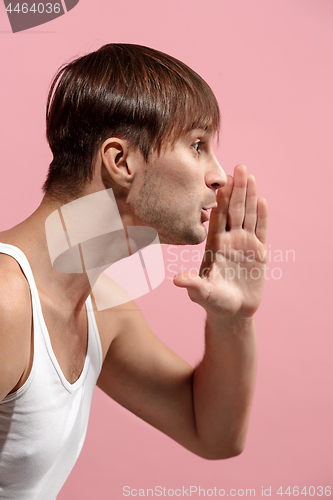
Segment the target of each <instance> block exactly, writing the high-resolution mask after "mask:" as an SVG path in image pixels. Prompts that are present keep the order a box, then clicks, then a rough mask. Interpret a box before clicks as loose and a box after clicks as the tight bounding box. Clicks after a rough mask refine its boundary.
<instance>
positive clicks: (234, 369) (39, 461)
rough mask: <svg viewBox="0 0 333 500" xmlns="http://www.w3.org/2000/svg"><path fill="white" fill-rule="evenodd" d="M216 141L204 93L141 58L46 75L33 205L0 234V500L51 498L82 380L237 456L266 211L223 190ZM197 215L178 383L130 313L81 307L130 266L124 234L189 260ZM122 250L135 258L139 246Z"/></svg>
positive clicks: (158, 346)
mask: <svg viewBox="0 0 333 500" xmlns="http://www.w3.org/2000/svg"><path fill="white" fill-rule="evenodd" d="M218 129H219V110H218V105H217V102H216V99H215V97H214V95H213V93H212V91H211V89H210V88H209V86H208V85H207V84H206V83H205V82H204V81H203V80H202V79H201V78H200V77H199V76H198V75H197V74H196V73H195V72H194V71H192V70H191V69H190V68H188V67H187V66H185V65H184V64H183V63H181V62H179V61H177V60H175V59H174V58H172V57H170V56H168V55H166V54H162V53H160V52H158V51H155V50H153V49H149V48H146V47H141V46H136V45H127V44H110V45H106V46H104V47H102V48H101V49H99V50H98V51H96V52H95V53H92V54H88V55H87V56H84V57H82V58H79V59H77V60H76V61H73V62H72V63H70V64H68V65H67V66H65V67H64V68H62V69H61V70H60V71H59V73H58V74H57V76H56V78H55V80H54V82H53V84H52V86H51V90H50V94H49V99H48V106H47V138H48V141H49V144H50V147H51V149H52V153H53V161H52V163H51V165H50V169H49V173H48V177H47V180H46V182H45V184H44V192H45V196H44V198H43V201H42V203H41V205H40V206H39V207H38V208H37V210H36V211H35V212H34V213H33V214H32V215H31V216H30V217H29V218H28V219H26V220H25V221H23V222H22V223H21V224H19V225H18V226H16V227H14V228H12V229H10V230H8V231H5V232H2V233H0V241H1V242H2V243H1V245H0V325H1V327H0V344H1V349H0V396H1V397H0V400H1V403H0V493H2V494H3V495H4V498H15V499H17V498H20V499H34V498H36V499H37V498H38V499H40V498H43V499H44V498H45V499H51V498H55V497H56V495H57V493H58V492H59V490H60V488H61V487H62V485H63V483H64V482H65V480H66V478H67V476H68V474H69V473H70V470H71V468H72V467H73V465H74V463H75V460H76V459H77V456H78V454H79V452H80V449H81V447H82V444H83V440H84V435H85V431H86V425H87V420H88V414H89V407H90V402H91V397H92V393H93V387H94V385H95V383H96V380H97V378H98V381H97V384H98V386H99V387H100V388H101V389H102V390H103V391H104V392H106V394H108V395H109V396H110V397H112V398H113V399H115V400H116V401H117V402H119V403H120V404H121V405H123V406H124V407H125V408H128V409H129V410H130V411H132V412H133V413H135V414H136V415H138V416H140V417H141V418H143V419H144V420H146V421H147V422H149V423H150V424H152V425H153V426H155V427H156V428H158V429H160V430H161V431H162V432H164V433H165V434H167V435H168V436H170V437H171V438H173V439H174V440H176V441H177V442H179V443H180V444H182V445H183V446H185V447H186V448H188V449H189V450H191V451H192V452H194V453H196V454H198V455H199V456H201V457H203V458H206V459H222V458H228V457H232V456H234V455H237V454H239V453H241V451H242V450H243V447H244V443H245V438H246V432H247V428H248V422H249V416H250V407H251V401H252V396H253V390H254V383H255V371H256V334H255V326H254V320H253V316H254V313H255V311H256V310H257V308H258V306H259V303H260V300H261V295H262V289H263V284H264V279H265V276H264V272H265V263H266V251H265V241H266V229H267V205H266V202H265V200H264V199H259V200H257V195H256V184H255V180H254V178H253V176H251V175H248V174H247V172H246V168H245V167H244V166H243V165H238V166H237V167H236V168H235V171H234V176H233V178H232V177H230V176H228V177H227V176H226V175H225V173H224V171H223V170H222V168H221V166H220V165H219V163H218V161H217V159H216V158H215V156H214V153H213V149H212V141H213V137H214V135H215V133H217V132H218ZM96 199H97V200H98V201H97V203H96V204H95V205H94V203H93V204H92V205H91V203H92V202H91V200H96ZM100 200H102V201H100ZM110 200H111V201H110ZM113 202H114V203H113ZM104 203H105V205H104ZM108 203H111V205H112V203H113V205H112V206H113V208H114V212H113V216H112V217H110V213H111V212H110V211H108V210H106V209H103V207H104V206H105V207H106V206H107V205H108ZM91 206H93V209H92V210H91ZM209 209H212V212H211V217H210V224H209V232H208V237H207V245H206V253H205V256H204V260H203V263H202V266H201V271H200V276H195V275H193V274H180V275H177V276H176V277H175V278H174V284H175V285H176V286H179V287H185V288H187V290H188V293H189V296H190V298H191V300H193V301H194V302H197V303H198V304H200V305H201V306H202V307H203V308H204V309H205V310H206V312H207V324H206V348H205V354H204V357H203V360H202V362H201V363H200V364H199V366H197V367H196V368H195V369H193V368H192V367H191V366H189V365H188V364H187V363H186V362H184V361H183V360H181V359H180V358H179V357H178V356H176V355H175V354H174V353H172V352H171V351H170V350H169V349H168V348H167V347H166V346H164V345H163V344H162V343H161V342H160V341H159V340H158V339H157V338H156V337H155V336H154V335H153V334H152V332H151V331H150V330H149V327H148V326H147V324H146V322H145V320H144V318H143V317H142V315H141V313H140V311H139V310H138V308H137V307H136V306H135V304H134V303H133V304H131V307H128V303H127V304H122V303H121V301H120V304H119V305H118V306H116V307H113V308H110V309H104V310H98V309H99V308H98V307H97V306H96V303H97V302H98V300H97V297H98V296H99V295H101V294H102V295H103V294H113V293H114V288H112V286H111V287H110V284H108V283H107V284H106V285H105V284H103V285H102V286H100V285H98V282H99V278H100V274H101V272H102V270H104V269H105V268H106V267H108V265H110V263H111V262H114V261H117V260H119V259H121V258H122V257H123V256H124V255H125V253H126V252H125V250H124V248H125V246H127V248H128V250H129V253H131V252H130V250H133V245H132V244H133V241H132V240H133V238H132V240H131V237H130V228H133V227H134V226H137V227H138V228H140V229H142V230H143V231H144V230H145V228H146V229H147V228H148V229H149V228H152V229H153V230H155V231H156V232H157V233H158V237H159V241H160V242H162V243H171V244H177V245H183V244H198V243H201V242H202V241H204V239H205V238H206V228H205V226H204V224H203V223H204V222H206V221H208V220H209ZM84 214H86V215H84ZM87 214H88V215H87ZM117 218H119V220H121V224H122V226H123V228H124V230H123V231H122V230H121V229H120V226H119V225H117V223H114V219H116V220H117ZM69 227H70V228H71V229H69ZM87 227H88V228H89V231H91V233H94V232H95V233H96V234H95V233H94V234H95V236H96V235H97V236H96V238H92V240H93V241H94V242H95V243H94V244H93V246H92V248H90V253H89V251H88V250H89V249H88V250H87V247H86V246H84V243H82V244H81V243H80V242H82V238H81V240H80V234H81V233H82V232H83V233H84V232H85V231H87ZM96 228H102V229H101V231H99V229H98V230H97V231H95V230H96ZM103 228H104V229H105V228H107V229H106V230H105V231H104V229H103ZM89 231H88V232H89ZM103 231H104V232H107V231H109V233H108V234H109V235H111V237H110V239H109V241H110V243H109V244H106V243H105V242H106V241H107V240H101V239H99V236H98V235H100V234H102V233H103ZM112 238H113V239H112ZM83 239H84V238H83ZM134 240H135V238H134ZM114 241H115V242H116V243H114ZM73 242H74V243H73ZM124 242H127V243H124ZM118 243H119V244H118ZM71 245H72V246H71ZM135 245H136V248H142V246H144V245H143V244H142V243H141V244H140V238H137V239H136V240H135V241H134V247H135ZM110 248H112V251H111V250H110ZM134 249H135V248H134ZM87 251H88V254H89V258H91V259H93V260H94V265H93V266H90V267H93V268H94V269H95V271H94V273H95V274H94V273H93V276H92V275H91V273H90V267H89V266H87V262H88V260H89V259H87V258H86V257H87V255H88V254H87V253H86V252H87ZM117 252H118V253H117ZM59 255H60V257H59V258H60V261H59V258H58V260H57V256H59ZM61 255H65V257H64V258H63V260H61V259H62V257H61ZM66 266H67V267H66ZM96 269H97V271H96ZM95 283H97V284H96V289H95V288H93V286H94V284H95ZM92 289H93V293H92V294H91V292H92ZM90 295H92V297H91V296H90ZM99 373H100V374H99ZM0 496H1V495H0Z"/></svg>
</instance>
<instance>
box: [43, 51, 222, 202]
mask: <svg viewBox="0 0 333 500" xmlns="http://www.w3.org/2000/svg"><path fill="white" fill-rule="evenodd" d="M46 125H47V132H46V135H47V140H48V142H49V145H50V148H51V150H52V153H53V160H52V162H51V164H50V167H49V172H48V176H47V179H46V181H45V183H44V185H43V191H44V193H45V194H47V195H49V196H51V197H53V198H55V199H60V200H61V199H62V200H68V199H71V198H75V197H77V196H79V194H80V192H81V191H82V189H83V187H84V185H85V184H86V183H87V182H89V181H91V180H92V176H93V169H94V158H95V156H96V153H97V151H98V149H99V148H100V147H101V146H102V144H103V142H104V141H105V140H106V139H107V138H108V137H118V138H122V139H126V140H128V142H129V143H130V145H131V146H133V147H136V148H139V149H140V151H141V153H142V155H143V157H144V159H145V161H146V162H148V161H149V156H150V154H151V152H152V151H157V152H158V154H159V153H160V151H161V148H162V147H163V146H164V145H165V144H167V143H168V142H171V143H172V144H174V143H175V142H176V140H177V139H179V138H181V137H183V136H185V135H186V134H187V133H188V132H189V131H190V130H192V129H194V128H201V129H204V130H208V131H210V132H212V133H216V132H218V130H219V125H220V113H219V107H218V103H217V101H216V98H215V96H214V94H213V92H212V90H211V88H210V87H209V85H208V84H207V83H206V82H205V81H204V80H203V79H202V78H201V77H200V76H199V75H198V74H197V73H195V71H193V70H192V69H190V68H189V67H188V66H186V65H185V64H184V63H182V62H181V61H178V60H177V59H175V58H174V57H171V56H169V55H167V54H164V53H162V52H159V51H157V50H154V49H151V48H148V47H143V46H140V45H132V44H108V45H104V46H103V47H101V48H100V49H99V50H97V51H96V52H92V53H90V54H87V55H85V56H83V57H80V58H78V59H76V60H74V61H72V62H70V63H69V64H67V65H65V66H63V67H62V68H60V70H59V71H58V73H57V74H56V76H55V78H54V80H53V82H52V84H51V87H50V91H49V95H48V101H47V110H46Z"/></svg>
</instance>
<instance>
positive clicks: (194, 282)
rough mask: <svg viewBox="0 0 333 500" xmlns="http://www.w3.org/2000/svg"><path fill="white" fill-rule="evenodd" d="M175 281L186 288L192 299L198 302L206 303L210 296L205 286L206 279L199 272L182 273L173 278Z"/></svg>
mask: <svg viewBox="0 0 333 500" xmlns="http://www.w3.org/2000/svg"><path fill="white" fill-rule="evenodd" d="M173 282H174V284H175V285H176V286H179V287H180V288H186V289H187V293H188V295H189V297H190V299H191V300H192V301H193V302H196V303H197V304H204V303H205V301H206V300H207V298H208V295H209V293H208V291H207V288H206V287H205V286H204V283H203V282H204V280H203V279H202V278H200V276H198V275H197V274H193V273H180V274H177V275H176V276H175V277H174V278H173Z"/></svg>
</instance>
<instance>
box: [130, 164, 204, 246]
mask: <svg viewBox="0 0 333 500" xmlns="http://www.w3.org/2000/svg"><path fill="white" fill-rule="evenodd" d="M160 193H161V190H160V188H157V187H156V186H155V185H153V184H152V182H151V180H150V176H149V174H148V175H147V174H146V175H145V180H144V183H143V185H142V187H141V190H140V192H139V196H138V198H137V200H136V201H135V203H134V204H133V208H134V210H135V214H136V216H137V218H138V219H139V220H140V222H141V223H142V225H145V226H149V227H152V228H154V229H155V230H156V231H157V233H158V237H159V240H160V243H166V244H169V245H199V243H202V242H203V241H204V240H205V238H206V232H205V229H204V227H202V228H200V229H201V230H200V229H199V228H198V226H195V223H192V224H190V222H189V221H188V220H185V218H182V217H181V215H182V214H180V213H177V212H176V210H172V206H171V204H170V203H166V202H165V201H164V203H163V201H162V200H163V197H162V196H160Z"/></svg>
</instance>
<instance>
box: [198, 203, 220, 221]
mask: <svg viewBox="0 0 333 500" xmlns="http://www.w3.org/2000/svg"><path fill="white" fill-rule="evenodd" d="M216 207H217V202H215V203H214V205H211V206H210V207H206V208H202V209H201V219H202V222H208V221H209V219H210V212H211V210H212V208H216Z"/></svg>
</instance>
